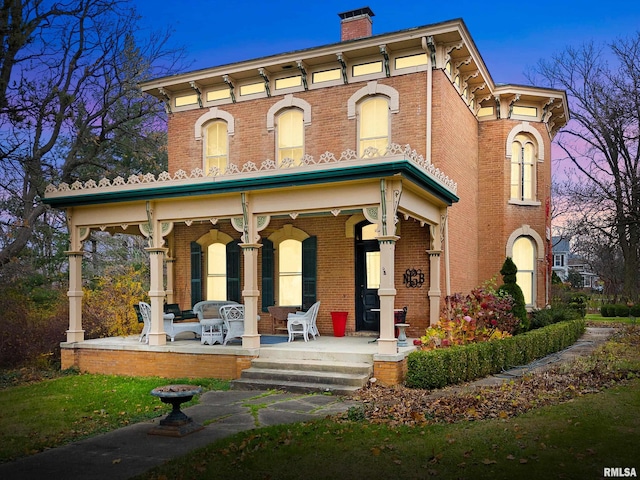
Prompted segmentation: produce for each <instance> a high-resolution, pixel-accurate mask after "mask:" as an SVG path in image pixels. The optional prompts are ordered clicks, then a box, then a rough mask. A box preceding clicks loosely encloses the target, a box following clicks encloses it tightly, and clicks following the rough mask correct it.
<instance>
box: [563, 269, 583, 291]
mask: <svg viewBox="0 0 640 480" xmlns="http://www.w3.org/2000/svg"><path fill="white" fill-rule="evenodd" d="M567 281H568V282H569V283H570V284H571V287H572V288H575V289H580V288H584V280H583V279H582V275H580V272H578V271H577V270H574V269H573V268H571V269H569V273H568V275H567Z"/></svg>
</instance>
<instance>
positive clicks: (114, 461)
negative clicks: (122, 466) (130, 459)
mask: <svg viewBox="0 0 640 480" xmlns="http://www.w3.org/2000/svg"><path fill="white" fill-rule="evenodd" d="M120 462H121V459H119V458H114V459H113V461H112V462H111V463H113V464H114V465H115V464H116V463H120Z"/></svg>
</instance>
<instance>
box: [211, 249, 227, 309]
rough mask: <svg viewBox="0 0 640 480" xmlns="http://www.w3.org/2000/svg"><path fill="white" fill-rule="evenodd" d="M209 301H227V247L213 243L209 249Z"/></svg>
mask: <svg viewBox="0 0 640 480" xmlns="http://www.w3.org/2000/svg"><path fill="white" fill-rule="evenodd" d="M206 297H207V298H206V299H207V300H226V299H227V246H226V245H225V244H224V243H212V244H211V245H209V246H208V247H207V295H206Z"/></svg>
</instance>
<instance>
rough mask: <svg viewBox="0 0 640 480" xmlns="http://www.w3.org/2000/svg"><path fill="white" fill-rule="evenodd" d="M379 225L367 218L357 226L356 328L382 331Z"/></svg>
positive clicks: (358, 329) (357, 329)
mask: <svg viewBox="0 0 640 480" xmlns="http://www.w3.org/2000/svg"><path fill="white" fill-rule="evenodd" d="M375 228H376V225H373V224H370V223H369V222H366V221H365V222H362V223H359V224H358V225H356V228H355V261H356V265H355V270H356V331H362V330H366V331H374V332H379V331H380V297H378V288H380V244H379V243H378V240H376V239H375V236H376V234H375Z"/></svg>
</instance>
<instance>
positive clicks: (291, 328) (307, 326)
mask: <svg viewBox="0 0 640 480" xmlns="http://www.w3.org/2000/svg"><path fill="white" fill-rule="evenodd" d="M319 309H320V302H316V303H314V304H313V305H311V308H310V309H309V310H307V311H306V312H296V313H290V314H289V315H288V316H287V331H288V332H289V341H290V342H292V341H293V339H294V337H295V336H296V335H302V336H303V337H304V341H305V342H308V341H309V334H311V335H313V339H314V340H315V338H316V335H317V336H320V332H318V327H317V326H316V318H317V316H318V310H319Z"/></svg>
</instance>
